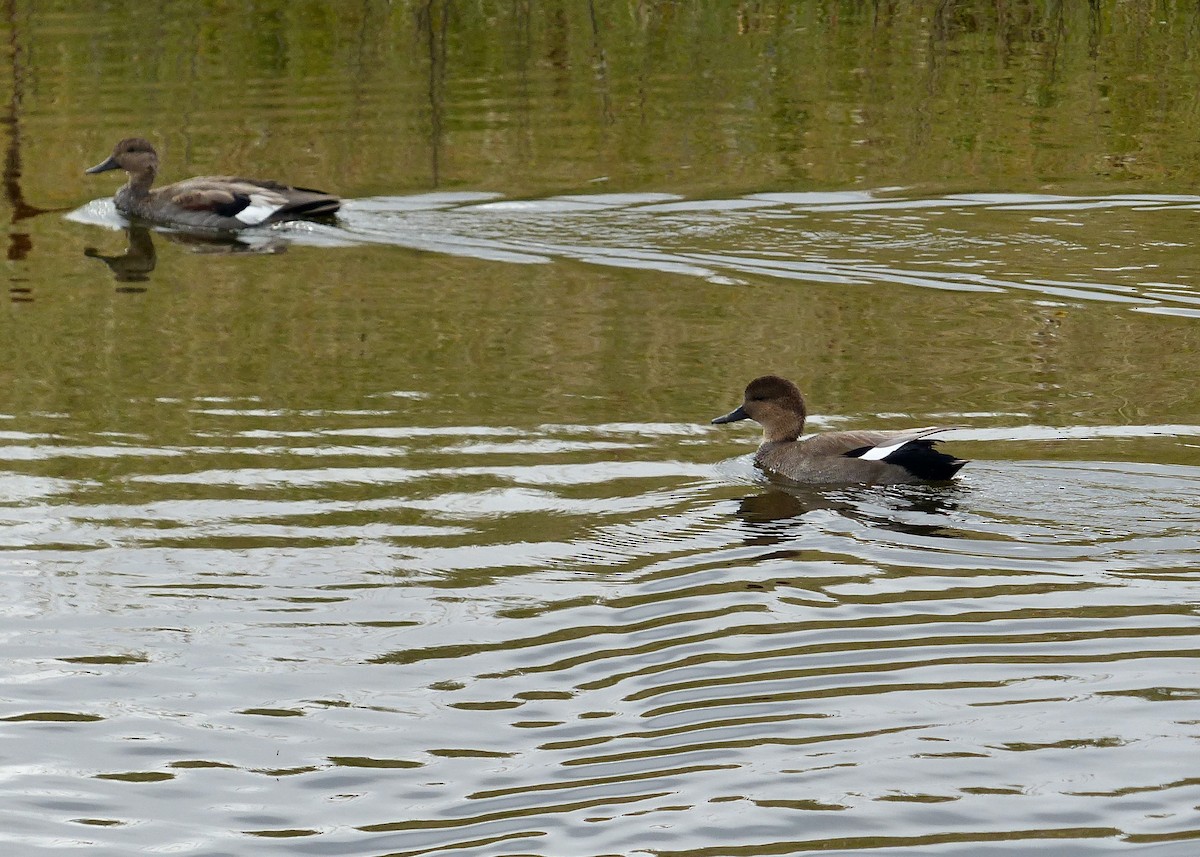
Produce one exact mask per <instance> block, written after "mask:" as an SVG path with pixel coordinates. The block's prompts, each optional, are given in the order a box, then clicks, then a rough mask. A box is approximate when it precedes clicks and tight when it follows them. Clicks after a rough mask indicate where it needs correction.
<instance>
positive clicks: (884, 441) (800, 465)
mask: <svg viewBox="0 0 1200 857" xmlns="http://www.w3.org/2000/svg"><path fill="white" fill-rule="evenodd" d="M807 416H808V411H807V409H806V408H805V406H804V396H803V395H801V393H800V389H799V388H798V387H797V386H796V385H795V384H793V383H792V382H791V381H788V380H786V379H784V378H780V377H779V376H777V375H764V376H762V377H761V378H755V379H754V380H753V381H751V382H750V384H749V385H748V386H747V387H746V394H745V398H744V400H743V402H742V404H741V405H740V406H738V407H737V408H734V409H733V410H732V411H730V412H729V413H728V414H726V415H725V416H723V417H717V418H716V419H715V420H713V423H732V422H736V421H738V420H745V419H751V420H754V421H755V422H757V423H759V424H760V425H761V426H762V427H763V443H762V446H760V447H759V448H758V452H756V453H755V454H754V463H755V464H756V465H758V466H759V467H760V468H762V469H763V470H765V471H768V472H769V473H774V474H776V475H778V476H782V477H784V478H785V479H789V480H791V481H793V482H805V483H810V484H812V483H823V484H870V485H895V484H901V483H909V482H942V481H945V480H947V479H950V478H952V477H953V476H954V474H955V473H957V472H958V471H959V468H961V467H962V466H963V465H964V464H966V463H967V462H966V461H964V460H963V459H961V458H955V457H954V456H953V455H947V454H946V453H944V452H938V451H937V450H936V449H934V444H936V443H937V441H936V440H931V439H930V438H929V435H932V434H936V433H938V432H942V431H948V430H949V427H946V426H942V427H937V426H931V427H927V428H918V429H909V430H907V431H905V430H901V431H835V432H825V433H823V434H813V435H809V436H808V437H806V438H803V439H802V438H801V437H800V433H801V432H802V431H804V420H805V419H806V418H807Z"/></svg>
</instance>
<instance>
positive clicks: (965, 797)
mask: <svg viewBox="0 0 1200 857" xmlns="http://www.w3.org/2000/svg"><path fill="white" fill-rule="evenodd" d="M373 401H374V406H372V407H369V408H368V407H364V408H357V409H356V408H349V409H345V410H343V411H339V412H334V411H331V412H328V413H325V414H319V413H317V412H312V411H308V412H305V414H304V415H303V416H301V415H295V416H294V417H290V416H289V415H288V413H287V412H280V411H275V410H264V409H262V408H261V407H259V406H258V405H257V404H256V403H250V405H251V406H250V407H247V408H245V409H239V408H237V407H236V406H233V405H232V403H229V404H227V405H225V406H222V407H221V408H219V409H214V408H212V407H211V404H206V403H197V404H195V405H194V406H192V407H194V408H196V409H199V410H205V411H206V412H207V413H206V422H205V423H204V424H203V429H202V430H198V431H197V432H196V434H195V436H194V437H193V438H192V442H190V443H188V444H187V445H185V446H162V447H159V446H156V445H155V444H154V442H153V441H152V440H151V439H145V438H143V439H139V440H138V446H137V447H136V448H137V449H138V450H139V453H138V455H137V456H135V457H128V456H124V455H119V454H116V453H119V452H120V451H121V450H124V449H125V447H123V446H112V440H111V439H110V440H109V441H106V440H105V439H104V438H102V437H99V436H96V437H92V438H83V439H80V438H76V441H75V442H74V443H73V444H72V445H70V446H63V447H52V446H46V445H45V444H44V443H43V442H42V441H40V440H38V439H37V432H24V431H22V429H21V425H22V420H21V419H20V418H15V419H14V420H12V421H10V422H8V423H6V425H7V426H9V427H10V428H11V429H12V431H9V432H7V433H6V435H5V437H4V438H3V439H2V441H3V447H2V450H3V454H2V455H0V458H3V459H4V460H5V461H7V462H9V464H8V469H7V470H5V471H4V472H2V473H0V498H3V501H2V505H0V546H2V547H0V585H2V586H3V592H4V596H5V597H4V599H3V603H4V604H5V605H6V606H5V608H4V614H5V616H6V621H7V624H6V632H5V634H4V637H3V641H2V643H0V645H2V646H3V651H4V655H5V658H4V664H5V667H4V669H3V672H2V673H0V682H2V683H3V686H4V688H5V692H4V694H3V701H2V702H0V718H2V722H3V723H4V726H5V728H4V730H3V732H2V733H0V734H2V735H3V740H4V742H5V744H6V749H5V754H4V755H5V757H6V758H8V759H17V758H20V759H21V762H20V764H19V765H14V766H12V767H10V768H8V769H7V770H6V771H5V779H4V784H3V786H2V787H0V788H2V790H3V793H4V798H5V800H4V810H3V812H2V815H3V817H4V827H5V828H6V830H7V831H8V833H7V836H8V837H9V840H10V841H11V842H14V843H18V844H19V845H20V847H21V848H23V849H24V850H23V853H28V854H38V853H56V852H57V853H62V852H61V850H60V849H62V848H63V847H64V845H63V842H64V841H65V840H66V839H67V838H69V837H74V839H75V841H76V842H78V843H80V844H86V845H87V847H88V848H89V850H90V851H92V852H95V853H101V854H114V855H116V854H129V853H135V852H139V851H140V850H143V849H145V850H149V849H154V850H161V849H163V848H173V849H175V850H177V851H179V852H181V853H193V854H205V855H215V854H251V853H256V854H261V853H279V854H416V853H426V852H441V851H444V850H447V849H452V848H458V849H466V850H468V851H469V852H470V853H473V854H510V853H518V852H519V853H539V854H568V853H580V852H579V843H580V841H581V837H585V836H586V837H587V841H588V842H589V843H591V844H590V845H589V846H588V851H589V853H633V852H635V851H637V850H639V849H640V850H642V851H647V852H654V853H710V851H709V850H707V849H712V848H713V847H714V844H715V843H722V844H723V845H722V846H721V847H720V848H719V850H720V852H721V853H746V854H751V853H794V852H797V851H803V850H806V849H821V850H831V851H833V852H834V853H837V851H838V850H841V851H844V852H850V851H859V850H863V851H867V852H869V853H879V852H877V851H876V849H880V848H883V849H884V850H883V852H882V853H896V854H898V853H903V851H904V849H905V848H918V847H922V848H923V847H926V846H932V845H935V844H937V843H940V844H941V846H940V848H939V849H938V850H935V851H934V852H933V853H960V854H968V853H970V854H975V853H988V852H984V851H982V850H979V849H983V848H985V847H986V846H988V844H989V843H996V844H995V847H997V848H1001V849H1003V848H1005V847H1007V846H1004V844H1003V843H1005V842H1007V843H1009V844H1010V845H1011V844H1013V843H1025V845H1026V847H1036V848H1054V849H1058V848H1059V846H1060V844H1063V843H1065V844H1066V845H1067V848H1066V849H1064V850H1061V851H1059V850H1055V853H1064V854H1065V853H1086V851H1085V850H1076V851H1071V850H1070V848H1081V847H1082V845H1083V844H1084V843H1087V842H1089V841H1096V842H1107V843H1110V844H1115V843H1119V842H1124V843H1126V844H1136V843H1143V844H1152V843H1155V842H1165V843H1167V844H1168V845H1169V844H1170V842H1171V840H1172V839H1175V838H1180V839H1187V838H1190V837H1193V836H1194V835H1195V832H1196V830H1195V819H1194V814H1192V813H1190V811H1183V808H1184V807H1189V806H1191V805H1193V804H1194V803H1195V802H1196V800H1197V788H1198V785H1197V781H1196V778H1195V777H1194V774H1193V771H1192V767H1193V765H1192V763H1191V754H1190V752H1188V749H1187V748H1190V747H1191V745H1192V744H1193V743H1194V732H1195V705H1196V697H1197V690H1196V687H1195V681H1194V678H1193V677H1194V669H1193V666H1194V661H1195V651H1196V648H1197V643H1198V635H1200V627H1198V626H1197V622H1196V615H1195V604H1196V603H1197V595H1198V593H1197V584H1196V579H1195V574H1194V568H1195V565H1196V562H1197V557H1198V553H1200V539H1197V537H1196V535H1195V533H1196V531H1197V524H1198V523H1200V503H1197V501H1196V496H1197V492H1196V486H1197V484H1198V483H1200V470H1198V469H1197V468H1195V467H1187V466H1173V465H1150V464H1136V463H1123V462H1115V461H1113V462H1105V461H1088V460H1065V461H1062V460H1060V461H1055V462H1046V461H1017V460H1014V459H1017V458H1020V457H1021V451H1022V448H1023V446H1022V445H1023V444H1027V443H1029V442H1031V440H1030V438H1035V439H1039V438H1041V437H1042V435H1041V434H1039V433H1038V431H1037V430H1036V429H1034V430H1031V429H1021V428H1017V429H1014V430H1012V431H1011V432H1007V433H1006V430H1004V429H1001V428H987V427H983V426H981V427H979V428H967V429H963V430H960V431H959V432H958V435H957V437H956V438H954V441H953V442H955V443H957V444H959V445H961V446H964V447H969V448H968V450H967V451H968V454H974V453H973V451H972V450H982V451H984V452H985V453H988V455H985V456H984V460H981V461H976V462H973V463H972V464H971V465H970V467H968V469H967V470H965V471H964V478H963V479H962V480H961V482H960V483H958V484H956V485H953V486H949V487H927V486H917V487H910V488H893V489H842V490H817V491H802V492H795V491H785V490H781V489H779V488H777V487H774V486H772V485H770V484H769V483H767V482H766V481H764V480H763V479H761V477H759V476H758V475H757V474H756V473H755V472H754V471H753V469H752V468H751V467H750V466H749V464H748V460H747V458H746V457H745V456H739V457H736V458H733V459H726V460H719V459H718V458H717V457H715V456H713V455H711V454H707V455H706V452H711V450H712V448H713V445H714V444H715V443H717V442H718V441H719V439H720V438H721V437H723V435H722V434H720V433H719V431H718V430H716V429H711V428H709V427H707V426H702V425H687V424H674V423H661V424H654V423H647V424H639V423H612V424H604V425H596V426H570V425H566V426H564V425H545V426H542V427H540V428H536V429H521V428H516V427H507V426H499V427H475V428H474V429H472V428H471V427H465V428H464V427H457V428H456V427H453V426H447V427H445V430H440V429H438V428H437V427H431V428H430V429H429V430H421V431H416V430H408V429H406V427H405V426H404V417H403V414H402V412H400V411H396V412H390V411H388V410H387V409H380V408H378V404H379V399H378V398H376V399H374V400H373ZM158 406H159V407H162V408H168V409H169V408H180V407H185V408H186V407H188V405H187V404H186V403H178V402H162V403H160V404H159V405H158ZM959 417H960V420H959V421H963V422H970V420H971V417H969V416H963V415H959ZM986 418H987V419H993V420H994V419H995V418H994V417H990V416H987V417H986ZM305 421H308V422H310V423H311V422H313V421H315V422H319V423H320V425H321V426H322V428H321V429H320V430H319V431H314V430H312V429H311V428H305V425H306V422H305ZM1116 428H1119V429H1120V433H1122V434H1127V435H1128V434H1138V433H1139V432H1140V433H1141V435H1142V436H1143V437H1145V438H1154V437H1160V438H1161V437H1162V436H1163V435H1173V436H1179V435H1185V436H1186V435H1192V434H1194V433H1195V431H1196V429H1195V427H1192V426H1146V427H1143V428H1141V429H1139V428H1138V427H1130V426H1122V427H1116ZM1031 431H1032V432H1033V433H1032V434H1031ZM1060 433H1061V435H1062V436H1063V437H1064V440H1063V441H1062V442H1063V443H1087V442H1088V441H1086V440H1079V439H1078V438H1084V437H1099V436H1103V435H1104V434H1105V433H1106V430H1105V428H1104V427H1100V428H1094V427H1092V428H1084V427H1080V428H1079V429H1077V430H1068V431H1063V432H1060ZM260 435H262V436H261V437H260ZM746 436H747V437H750V434H748V433H747V435H746ZM952 437H953V436H952ZM1072 437H1074V438H1076V439H1075V440H1071V438H1072ZM314 438H317V439H327V440H329V441H332V442H331V443H330V444H329V445H328V446H324V445H322V444H321V443H319V442H315V440H314ZM350 438H353V439H354V445H346V443H345V441H346V440H347V439H350ZM996 438H1003V439H1000V440H997V439H996ZM689 440H693V441H698V442H699V444H698V445H697V444H695V443H693V444H692V445H688V444H687V443H686V442H687V441H689ZM950 442H951V441H950V440H948V441H947V443H950ZM1038 442H1041V441H1040V440H1038ZM1161 442H1166V441H1161ZM256 443H261V444H263V446H261V447H260V446H256V445H255V444H256ZM478 444H483V445H484V446H485V448H477V449H474V450H472V447H473V446H476V445H478ZM106 445H107V446H106ZM34 448H36V449H38V450H40V451H41V452H40V453H39V454H38V455H36V456H35V455H25V454H23V453H22V452H21V450H23V449H25V450H29V449H34ZM105 448H111V449H112V450H113V452H114V454H112V455H105V454H103V453H97V452H96V451H97V450H102V449H105ZM464 449H465V450H467V453H466V454H467V455H468V456H469V458H468V462H467V463H466V464H464V463H463V462H462V461H461V460H460V459H461V458H462V456H463V454H464ZM54 452H57V453H58V455H57V457H56V456H55V455H53V454H52V453H54ZM144 453H149V455H144ZM476 457H480V458H482V459H483V460H482V461H480V462H479V463H478V464H476V463H472V459H474V458H476ZM384 458H387V459H390V460H389V461H388V463H387V464H383V463H382V461H381V459H384ZM989 458H990V459H991V460H988V459H989ZM64 459H68V460H74V461H76V463H77V464H79V463H80V462H85V464H84V465H83V469H84V471H86V470H87V469H88V467H89V465H86V462H95V465H94V466H95V467H97V468H99V467H102V466H104V467H107V466H109V465H108V464H104V463H105V462H110V463H111V462H114V461H115V462H118V466H119V468H120V470H119V472H118V473H116V474H113V473H111V472H109V473H107V474H102V473H100V472H99V471H97V473H96V478H95V479H93V480H87V479H78V478H70V479H63V478H61V477H55V476H53V475H51V471H52V470H53V468H55V467H56V466H58V465H57V462H60V461H62V460H64ZM264 460H265V461H267V462H269V464H267V465H266V466H264V463H263V462H264ZM17 463H20V466H19V467H18V466H17ZM114 492H115V493H114ZM18 747H19V752H17V748H18ZM310 820H312V821H310ZM1182 845H1186V843H1182ZM1182 845H1181V847H1182ZM889 849H891V851H889ZM712 853H715V852H712ZM994 853H1004V852H1003V850H1001V851H996V852H994ZM1153 853H1159V852H1153ZM1161 853H1176V854H1184V853H1186V849H1183V850H1178V851H1174V852H1172V851H1170V850H1169V848H1168V850H1166V851H1163V852H1161Z"/></svg>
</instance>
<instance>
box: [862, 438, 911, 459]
mask: <svg viewBox="0 0 1200 857" xmlns="http://www.w3.org/2000/svg"><path fill="white" fill-rule="evenodd" d="M913 440H914V438H913V437H912V436H911V435H910V436H908V437H902V438H900V440H898V441H896V442H895V443H889V444H888V445H887V446H873V447H871V448H870V449H868V450H867V451H866V452H864V453H863V454H862V455H860V456H859V458H860V459H861V460H863V461H883V460H884V459H885V458H887V457H888V456H889V455H891V454H892V453H893V452H895V451H896V450H898V449H899V448H900V447H902V446H904V444H906V443H911V442H912V441H913Z"/></svg>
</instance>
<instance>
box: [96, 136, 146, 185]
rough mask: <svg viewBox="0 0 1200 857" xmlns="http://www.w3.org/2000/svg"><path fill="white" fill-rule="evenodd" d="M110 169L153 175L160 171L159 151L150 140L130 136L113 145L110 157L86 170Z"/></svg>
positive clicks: (132, 173) (102, 171) (105, 170)
mask: <svg viewBox="0 0 1200 857" xmlns="http://www.w3.org/2000/svg"><path fill="white" fill-rule="evenodd" d="M109 170H124V171H125V172H127V173H129V174H130V175H135V176H136V175H145V174H147V173H148V174H149V175H150V176H151V177H153V176H154V174H155V173H156V172H157V171H158V153H157V152H155V151H154V147H153V146H151V145H150V143H149V141H147V140H143V139H142V138H141V137H128V138H126V139H124V140H122V141H121V142H120V143H117V145H116V146H114V147H113V152H112V154H111V155H109V156H108V159H107V160H105V161H101V162H100V163H98V164H96V166H94V167H90V168H89V169H86V170H84V172H85V173H104V172H108V171H109Z"/></svg>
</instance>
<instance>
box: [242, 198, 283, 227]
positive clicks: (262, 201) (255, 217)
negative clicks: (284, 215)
mask: <svg viewBox="0 0 1200 857" xmlns="http://www.w3.org/2000/svg"><path fill="white" fill-rule="evenodd" d="M281 208H283V203H282V202H280V201H279V197H276V196H268V195H266V194H261V193H252V194H250V204H249V205H247V206H246V207H245V208H243V209H242V210H241V211H239V212H238V213H237V214H235V215H234V217H236V218H237V219H238V220H240V221H242V223H245V224H246V225H247V226H256V225H258V224H259V223H262V222H263V221H264V220H266V219H267V218H268V217H270V216H271V215H272V214H274V213H275V212H277V211H279V209H281Z"/></svg>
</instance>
